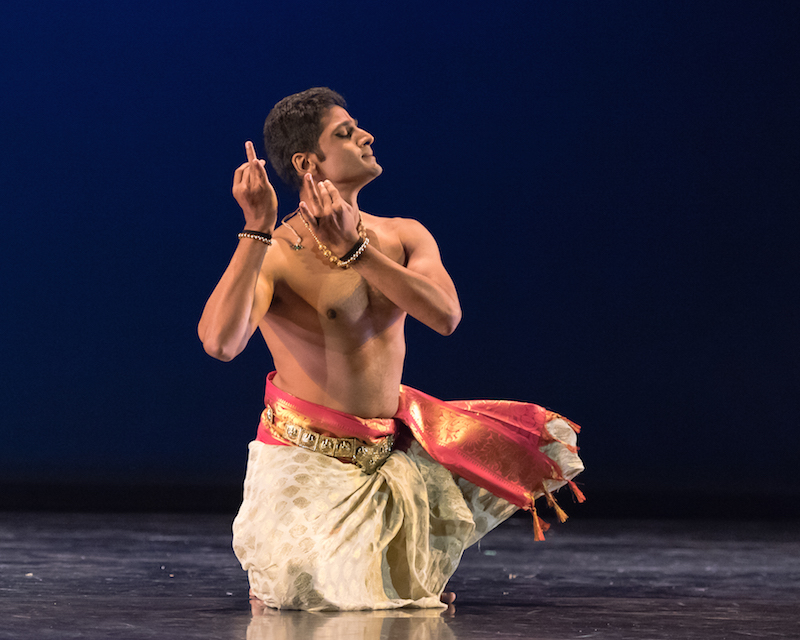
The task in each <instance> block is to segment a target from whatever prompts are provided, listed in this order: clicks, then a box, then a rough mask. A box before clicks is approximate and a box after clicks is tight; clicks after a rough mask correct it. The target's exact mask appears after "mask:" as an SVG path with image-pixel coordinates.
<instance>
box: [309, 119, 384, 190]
mask: <svg viewBox="0 0 800 640" xmlns="http://www.w3.org/2000/svg"><path fill="white" fill-rule="evenodd" d="M322 127H323V128H322V134H321V135H320V137H319V148H320V151H322V157H324V158H325V159H324V160H320V159H319V157H320V156H317V154H314V153H312V154H310V155H312V156H314V159H315V164H316V171H315V173H317V176H315V178H316V179H317V180H324V179H327V180H330V181H331V182H333V184H334V185H336V186H337V187H338V188H341V187H342V186H345V185H351V186H357V187H362V186H364V185H365V184H367V183H368V182H370V181H371V180H373V179H375V178H377V177H378V176H379V175H380V174H381V173H382V172H383V168H382V167H381V166H380V165H379V164H378V162H377V160H375V156H374V155H373V154H372V147H371V145H372V143H373V142H374V141H375V138H373V137H372V135H371V134H370V133H368V132H367V131H364V129H361V128H360V127H359V126H358V122H357V121H356V120H355V118H353V117H351V116H350V114H349V113H347V111H346V110H345V109H343V108H342V107H338V106H335V107H331V108H330V109H328V111H327V112H326V113H325V115H324V116H323V118H322Z"/></svg>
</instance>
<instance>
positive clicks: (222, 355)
mask: <svg viewBox="0 0 800 640" xmlns="http://www.w3.org/2000/svg"><path fill="white" fill-rule="evenodd" d="M197 334H198V336H199V338H200V342H201V343H202V344H203V350H204V351H205V352H206V353H207V354H208V355H210V356H211V357H212V358H215V359H216V360H221V361H222V362H230V361H231V360H233V359H234V358H235V357H236V356H237V355H239V353H240V351H241V349H234V348H232V347H231V346H230V345H227V344H225V343H224V342H223V341H221V340H218V339H214V338H213V337H211V336H209V335H208V332H205V335H204V332H203V331H202V327H198V331H197Z"/></svg>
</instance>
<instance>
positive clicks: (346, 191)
mask: <svg viewBox="0 0 800 640" xmlns="http://www.w3.org/2000/svg"><path fill="white" fill-rule="evenodd" d="M315 180H316V179H315ZM334 186H335V187H336V189H337V190H338V191H339V195H340V196H341V197H342V200H344V201H345V202H346V203H347V204H349V205H350V206H351V207H353V209H355V210H356V211H358V210H359V209H358V192H359V191H361V187H356V186H350V185H338V184H337V185H334ZM300 200H301V201H302V202H305V203H306V204H307V205H308V206H309V208H310V207H311V203H312V202H314V196H313V194H312V193H311V187H309V186H308V185H307V184H306V182H305V180H304V181H303V186H302V187H301V188H300Z"/></svg>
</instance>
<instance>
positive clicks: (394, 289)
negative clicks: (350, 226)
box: [351, 245, 461, 335]
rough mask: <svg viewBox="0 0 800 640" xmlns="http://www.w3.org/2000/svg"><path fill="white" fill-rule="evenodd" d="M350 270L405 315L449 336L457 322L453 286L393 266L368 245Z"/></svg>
mask: <svg viewBox="0 0 800 640" xmlns="http://www.w3.org/2000/svg"><path fill="white" fill-rule="evenodd" d="M351 268H352V269H354V270H355V271H357V272H358V274H359V275H361V277H363V278H364V279H365V280H366V281H367V282H368V283H369V284H370V285H371V286H372V287H374V288H375V289H377V290H378V291H380V292H381V293H382V294H383V295H385V296H386V297H387V298H388V299H389V300H391V301H392V302H393V303H394V304H396V305H397V306H398V307H399V308H400V309H402V310H403V311H405V312H406V313H408V315H410V316H411V317H413V318H415V319H417V320H419V321H420V322H422V323H423V324H425V325H427V326H428V327H430V328H431V329H433V330H434V331H436V332H438V333H440V334H442V335H450V334H451V333H453V331H455V329H456V327H457V326H458V323H459V322H460V321H461V305H460V303H459V301H458V295H457V294H456V291H455V287H452V285H451V286H449V287H445V286H442V285H440V284H438V283H436V282H435V281H434V280H433V279H432V278H429V277H427V276H425V275H423V274H420V273H417V272H415V271H413V270H411V269H408V268H406V267H404V266H402V265H400V264H397V263H396V262H395V261H394V260H392V259H391V258H389V257H387V256H386V255H384V254H383V253H381V252H380V250H378V249H376V248H374V247H373V246H371V245H370V246H367V248H366V250H365V251H364V252H363V254H362V255H361V257H359V259H358V260H357V261H356V262H354V263H353V265H352V267H351Z"/></svg>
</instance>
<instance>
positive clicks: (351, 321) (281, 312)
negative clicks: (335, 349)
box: [270, 233, 405, 336]
mask: <svg viewBox="0 0 800 640" xmlns="http://www.w3.org/2000/svg"><path fill="white" fill-rule="evenodd" d="M370 235H371V238H370V243H371V244H373V245H374V248H375V249H377V250H380V251H381V252H382V253H384V255H387V256H388V257H390V258H391V259H392V260H394V261H395V262H397V263H399V264H403V263H404V261H405V251H404V249H403V246H402V244H401V243H400V241H399V240H397V239H396V238H393V237H392V236H391V235H389V234H383V233H371V234H370ZM399 314H400V311H399V309H398V308H397V307H396V306H395V305H394V304H393V303H392V302H391V301H390V300H388V299H387V298H386V297H385V296H384V295H383V294H382V293H381V292H380V290H379V289H378V288H376V287H374V286H371V285H370V284H369V283H368V282H367V281H366V280H365V279H364V278H363V277H361V275H359V273H358V272H357V271H356V270H354V269H340V268H339V267H336V266H334V265H332V264H331V263H330V262H329V261H328V260H327V259H326V258H324V257H323V256H322V254H321V253H320V252H319V250H318V249H317V247H316V246H315V245H314V242H313V240H311V242H308V241H304V248H303V249H301V250H299V251H291V252H290V253H288V254H287V255H286V268H285V269H284V273H283V277H282V278H280V279H279V280H278V281H277V282H276V283H275V290H274V295H273V301H272V305H271V307H270V315H273V317H276V318H283V319H285V320H289V321H291V322H293V323H294V324H296V325H298V326H299V327H301V328H303V329H306V330H310V331H320V332H323V333H329V332H331V331H334V332H336V331H343V332H353V333H354V336H355V335H359V334H361V333H362V331H363V332H367V333H374V332H375V331H380V330H381V329H382V327H383V326H385V325H387V324H388V323H391V322H393V321H394V320H396V318H397V316H398V315H399Z"/></svg>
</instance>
